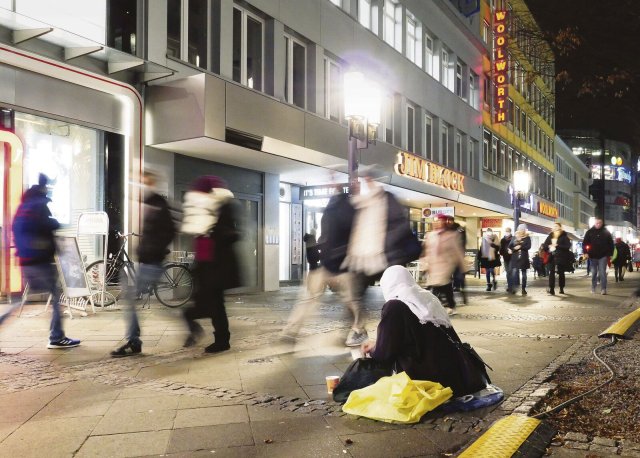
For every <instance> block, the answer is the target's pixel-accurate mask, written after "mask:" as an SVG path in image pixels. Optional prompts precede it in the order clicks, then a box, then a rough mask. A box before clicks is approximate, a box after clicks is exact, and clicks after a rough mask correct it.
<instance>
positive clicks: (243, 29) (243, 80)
mask: <svg viewBox="0 0 640 458" xmlns="http://www.w3.org/2000/svg"><path fill="white" fill-rule="evenodd" d="M233 9H234V10H238V11H240V13H241V15H242V16H241V23H240V41H241V43H240V81H236V82H237V83H240V84H242V85H243V86H246V87H248V88H250V89H254V90H256V91H259V92H264V86H265V84H264V82H265V81H264V66H265V27H266V22H265V20H264V19H262V18H261V17H260V16H257V15H255V14H253V13H252V12H250V11H248V10H246V9H244V8H242V7H240V6H238V5H235V4H234V5H233ZM249 19H251V20H254V21H256V22H258V23H260V25H261V28H260V31H261V42H262V49H261V52H262V59H261V69H260V70H261V76H260V81H261V84H262V87H261V88H260V89H255V88H254V87H252V86H249V84H248V79H247V21H248V20H249ZM234 81H235V80H234Z"/></svg>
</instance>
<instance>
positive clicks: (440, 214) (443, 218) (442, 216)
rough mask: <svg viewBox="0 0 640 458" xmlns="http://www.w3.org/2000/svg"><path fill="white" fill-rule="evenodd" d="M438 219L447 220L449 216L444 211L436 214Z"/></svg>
mask: <svg viewBox="0 0 640 458" xmlns="http://www.w3.org/2000/svg"><path fill="white" fill-rule="evenodd" d="M436 219H437V220H438V221H446V220H447V219H448V218H447V215H443V214H442V213H439V214H437V215H436Z"/></svg>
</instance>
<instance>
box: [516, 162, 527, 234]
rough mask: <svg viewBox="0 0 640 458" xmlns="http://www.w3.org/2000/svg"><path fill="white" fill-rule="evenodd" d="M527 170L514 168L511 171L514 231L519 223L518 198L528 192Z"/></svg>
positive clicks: (521, 197)
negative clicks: (514, 169)
mask: <svg viewBox="0 0 640 458" xmlns="http://www.w3.org/2000/svg"><path fill="white" fill-rule="evenodd" d="M529 180H530V177H529V172H527V171H526V170H516V171H514V172H513V225H514V228H513V229H514V233H515V231H517V230H518V226H519V225H520V200H521V199H524V198H525V197H526V195H527V193H528V192H529Z"/></svg>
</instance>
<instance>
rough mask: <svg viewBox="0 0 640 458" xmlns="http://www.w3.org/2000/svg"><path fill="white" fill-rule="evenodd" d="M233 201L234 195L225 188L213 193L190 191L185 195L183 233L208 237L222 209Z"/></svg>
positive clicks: (214, 190) (212, 191)
mask: <svg viewBox="0 0 640 458" xmlns="http://www.w3.org/2000/svg"><path fill="white" fill-rule="evenodd" d="M231 199H233V193H232V192H231V191H229V190H228V189H225V188H215V189H212V190H211V192H200V191H188V192H187V193H186V194H185V195H184V204H183V209H184V217H183V219H182V228H181V231H182V232H183V233H185V234H191V235H206V234H208V233H209V232H211V230H212V229H213V228H214V227H215V225H216V223H217V222H218V216H219V211H220V207H222V205H223V204H225V203H227V202H228V201H230V200H231Z"/></svg>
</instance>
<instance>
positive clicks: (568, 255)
mask: <svg viewBox="0 0 640 458" xmlns="http://www.w3.org/2000/svg"><path fill="white" fill-rule="evenodd" d="M543 246H544V248H545V251H547V252H548V253H549V255H550V256H549V262H548V264H549V265H550V270H549V294H550V295H552V296H554V295H555V294H556V290H555V286H556V272H557V273H558V285H559V286H560V294H564V287H565V284H566V279H565V272H569V271H571V269H573V252H572V251H571V240H570V239H569V235H568V234H567V233H566V232H565V231H564V230H563V229H562V224H560V223H554V225H553V231H551V233H550V234H549V235H548V236H547V239H546V240H545V242H544V243H543Z"/></svg>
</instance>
